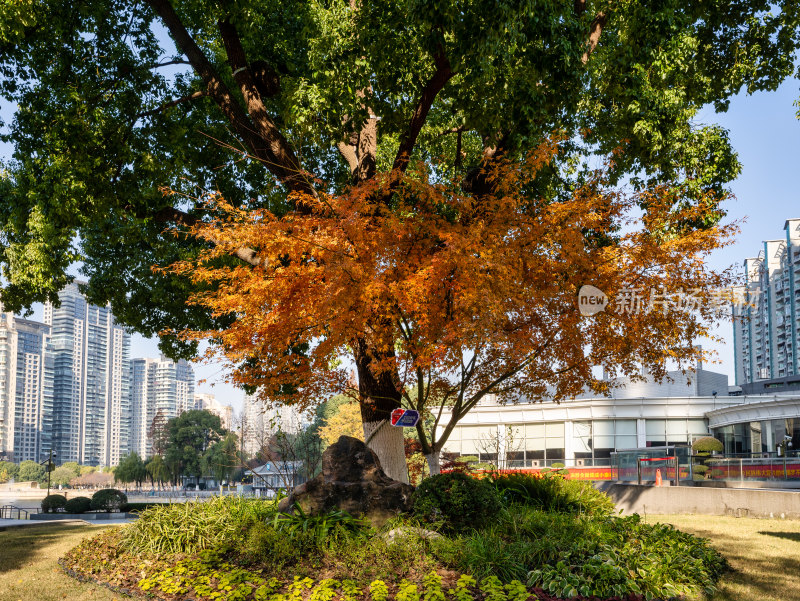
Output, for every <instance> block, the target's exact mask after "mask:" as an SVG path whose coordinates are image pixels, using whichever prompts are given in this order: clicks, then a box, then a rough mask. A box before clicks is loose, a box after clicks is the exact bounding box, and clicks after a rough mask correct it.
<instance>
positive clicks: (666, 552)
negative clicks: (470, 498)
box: [528, 515, 727, 599]
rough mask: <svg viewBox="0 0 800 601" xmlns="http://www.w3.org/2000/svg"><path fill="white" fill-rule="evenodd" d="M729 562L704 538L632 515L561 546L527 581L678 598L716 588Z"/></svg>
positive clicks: (565, 590) (576, 591)
mask: <svg viewBox="0 0 800 601" xmlns="http://www.w3.org/2000/svg"><path fill="white" fill-rule="evenodd" d="M548 534H549V536H550V537H551V538H554V539H555V540H558V537H559V535H560V532H559V531H558V529H557V528H555V529H554V528H552V527H551V528H550V532H549V533H548ZM726 568H727V563H726V562H725V559H724V558H723V557H722V556H721V555H720V554H719V553H718V552H717V551H715V550H714V549H713V548H711V546H710V545H709V544H708V541H706V540H705V539H701V538H697V537H695V536H692V535H691V534H686V533H685V532H681V531H679V530H676V529H675V528H673V527H672V526H669V525H665V524H644V523H642V522H641V521H640V518H639V516H638V515H633V516H629V517H625V518H610V519H609V520H607V521H606V522H605V523H604V525H603V526H602V527H601V528H600V529H595V534H594V537H593V538H591V539H588V538H581V539H579V540H574V539H573V540H572V541H571V542H570V544H569V546H567V547H564V546H562V548H560V549H559V552H558V557H557V561H554V560H550V561H549V562H547V563H546V564H544V565H536V566H534V568H533V569H532V570H531V571H530V572H529V574H528V585H529V586H538V587H541V588H543V589H544V590H545V591H547V592H549V593H551V594H554V595H558V596H560V597H574V596H577V595H584V596H587V597H588V596H597V597H611V596H624V595H626V594H636V595H643V596H644V597H645V598H647V599H652V598H678V597H683V596H685V595H693V594H696V593H697V592H700V591H702V592H704V593H705V594H707V595H711V594H713V592H714V583H715V582H716V581H717V580H718V579H719V577H720V576H721V574H722V572H723V571H724V570H725V569H726Z"/></svg>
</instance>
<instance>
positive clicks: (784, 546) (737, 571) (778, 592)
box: [647, 515, 800, 601]
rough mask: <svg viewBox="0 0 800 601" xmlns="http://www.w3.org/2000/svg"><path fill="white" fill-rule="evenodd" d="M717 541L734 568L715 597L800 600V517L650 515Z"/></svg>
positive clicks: (737, 600) (719, 599)
mask: <svg viewBox="0 0 800 601" xmlns="http://www.w3.org/2000/svg"><path fill="white" fill-rule="evenodd" d="M647 521H648V522H664V523H669V524H672V525H674V526H675V527H676V528H679V529H680V530H684V531H686V532H690V533H692V534H696V535H698V536H703V537H705V538H708V539H710V540H711V543H712V544H713V545H714V547H716V548H717V549H718V550H719V551H720V552H721V553H722V554H723V555H724V556H725V557H726V558H727V560H728V561H729V562H730V564H731V567H732V568H733V571H731V572H728V573H727V574H725V575H724V576H723V577H722V580H721V581H720V583H719V585H718V586H719V592H717V594H715V595H714V597H713V598H712V601H751V600H753V601H755V600H758V601H793V600H796V601H800V521H797V520H758V519H752V518H734V517H719V516H708V515H652V516H651V515H649V516H647Z"/></svg>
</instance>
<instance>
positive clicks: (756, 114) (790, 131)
mask: <svg viewBox="0 0 800 601" xmlns="http://www.w3.org/2000/svg"><path fill="white" fill-rule="evenodd" d="M798 98H800V83H799V82H798V81H797V80H791V81H789V82H787V83H785V84H784V85H783V86H781V88H779V89H778V90H777V91H776V92H771V93H758V94H754V95H753V96H746V95H740V96H738V97H736V98H734V99H733V101H732V102H731V106H730V109H729V110H728V112H727V113H721V114H716V113H714V111H713V110H712V109H710V108H709V109H707V110H705V111H703V112H702V113H701V114H700V115H698V121H699V122H702V123H719V124H720V125H722V126H723V127H725V128H726V129H728V131H729V132H730V137H731V141H732V143H733V147H734V148H735V149H736V151H737V152H738V153H739V160H740V161H741V163H742V173H741V175H740V176H739V178H738V179H737V180H736V181H735V182H733V184H732V186H731V188H732V191H733V194H734V195H735V198H732V199H730V200H729V201H728V203H727V209H728V218H727V219H728V220H729V221H732V220H735V221H741V220H744V223H741V225H740V227H741V233H740V234H739V235H738V236H737V238H736V242H735V243H734V244H733V245H731V246H729V247H727V248H725V249H723V250H721V251H718V252H717V253H715V254H714V255H713V256H712V257H711V260H710V264H711V265H712V266H713V267H715V268H724V267H727V266H729V265H738V266H739V267H741V264H742V261H743V260H744V259H745V258H747V257H752V256H756V255H757V254H758V251H759V250H760V249H761V248H762V242H763V241H764V240H773V239H776V238H782V237H783V236H784V235H785V234H784V231H783V224H784V221H786V220H787V219H791V218H793V217H800V190H798V181H799V180H800V120H798V119H797V114H796V113H797V110H798V107H797V106H796V105H795V102H796V101H797V99H798ZM717 332H718V335H720V336H722V337H723V338H725V339H726V340H728V341H729V343H728V344H723V345H706V346H707V348H712V349H713V350H716V351H717V353H718V355H719V360H720V361H721V363H720V364H718V365H716V366H713V367H711V366H709V368H710V369H714V370H716V371H721V372H723V373H726V374H728V376H729V377H730V383H731V384H733V373H734V366H733V341H732V337H733V330H732V328H731V326H730V324H723V325H721V326H720V327H719V328H718V330H717Z"/></svg>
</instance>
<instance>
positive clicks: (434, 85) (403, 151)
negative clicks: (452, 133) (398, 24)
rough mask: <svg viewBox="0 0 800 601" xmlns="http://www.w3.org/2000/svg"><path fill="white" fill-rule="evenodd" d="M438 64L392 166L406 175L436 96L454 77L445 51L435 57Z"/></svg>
mask: <svg viewBox="0 0 800 601" xmlns="http://www.w3.org/2000/svg"><path fill="white" fill-rule="evenodd" d="M433 58H434V61H435V63H436V71H434V73H433V76H432V77H431V78H430V79H429V80H428V83H426V84H425V87H424V88H423V89H422V94H421V95H420V99H419V101H418V102H417V105H416V106H415V107H414V113H413V114H412V115H411V121H409V124H408V129H407V130H406V132H405V133H404V134H403V136H402V137H401V138H400V148H399V149H398V150H397V155H396V156H395V159H394V164H393V165H392V170H398V171H400V172H401V173H404V172H405V170H406V168H407V167H408V163H409V161H410V160H411V153H412V152H413V151H414V146H415V145H416V143H417V138H418V137H419V132H420V131H422V126H423V125H425V120H426V119H427V118H428V112H429V111H430V110H431V106H433V101H434V100H435V99H436V95H437V94H438V93H439V92H441V91H442V88H444V86H445V84H447V82H448V81H450V78H451V77H452V76H453V71H452V70H451V68H450V61H449V60H447V57H446V56H445V54H444V49H443V48H441V47H440V48H439V51H438V52H437V53H436V54H435V55H434V57H433Z"/></svg>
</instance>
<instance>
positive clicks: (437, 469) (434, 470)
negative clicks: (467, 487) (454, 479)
mask: <svg viewBox="0 0 800 601" xmlns="http://www.w3.org/2000/svg"><path fill="white" fill-rule="evenodd" d="M440 454H441V453H439V451H434V452H433V453H430V454H428V455H425V460H426V461H427V462H428V472H429V473H430V475H431V476H436V475H437V474H441V473H442V469H441V465H440V463H439V455H440Z"/></svg>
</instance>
